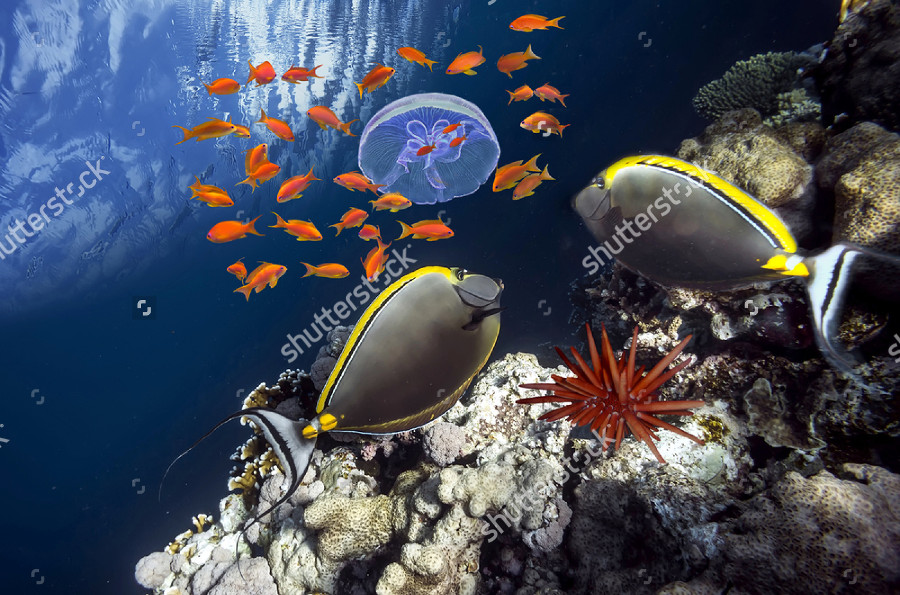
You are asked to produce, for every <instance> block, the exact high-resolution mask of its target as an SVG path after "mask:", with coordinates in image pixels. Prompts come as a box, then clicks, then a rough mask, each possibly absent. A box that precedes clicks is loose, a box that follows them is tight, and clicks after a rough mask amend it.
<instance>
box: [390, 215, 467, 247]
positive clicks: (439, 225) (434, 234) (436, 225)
mask: <svg viewBox="0 0 900 595" xmlns="http://www.w3.org/2000/svg"><path fill="white" fill-rule="evenodd" d="M397 223H399V224H400V227H402V228H403V232H402V233H401V234H400V237H399V238H397V239H398V240H402V239H403V238H405V237H407V236H412V237H413V239H415V240H421V239H423V238H427V239H428V241H429V242H434V241H436V240H443V239H446V238H452V237H453V230H452V229H450V228H449V227H447V226H446V225H445V224H444V222H443V221H441V220H440V219H424V220H422V221H419V222H418V223H413V224H412V225H407V224H406V223H404V222H402V221H397Z"/></svg>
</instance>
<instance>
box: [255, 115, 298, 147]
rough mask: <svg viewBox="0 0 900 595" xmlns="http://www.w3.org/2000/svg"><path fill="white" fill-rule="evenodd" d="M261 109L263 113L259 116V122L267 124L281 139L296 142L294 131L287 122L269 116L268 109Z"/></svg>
mask: <svg viewBox="0 0 900 595" xmlns="http://www.w3.org/2000/svg"><path fill="white" fill-rule="evenodd" d="M259 111H260V112H262V115H261V116H260V117H259V120H257V121H256V123H257V124H259V123H263V124H265V125H266V127H267V128H268V129H269V130H271V131H272V133H273V134H274V135H275V136H277V137H278V138H280V139H281V140H286V141H288V142H294V133H293V132H291V127H290V126H288V125H287V122H284V121H283V120H279V119H278V118H271V117H269V116H267V115H266V110H264V109H260V110H259Z"/></svg>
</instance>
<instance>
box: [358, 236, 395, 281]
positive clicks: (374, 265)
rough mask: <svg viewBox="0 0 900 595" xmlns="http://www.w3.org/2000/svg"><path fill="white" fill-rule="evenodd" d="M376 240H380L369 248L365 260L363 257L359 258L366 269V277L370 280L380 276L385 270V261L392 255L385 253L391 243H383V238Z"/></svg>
mask: <svg viewBox="0 0 900 595" xmlns="http://www.w3.org/2000/svg"><path fill="white" fill-rule="evenodd" d="M375 240H376V241H377V242H378V245H377V246H375V247H374V248H372V249H371V250H369V253H368V254H367V255H366V258H365V260H363V259H362V258H360V259H359V260H360V262H362V265H363V268H364V269H365V271H366V279H367V280H369V281H374V280H375V279H377V278H378V275H379V274H381V272H382V271H384V263H386V262H387V260H388V258H390V255H388V254H385V251H386V250H387V249H388V248H390V247H391V245H390V244H387V245H385V244H382V243H381V238H375Z"/></svg>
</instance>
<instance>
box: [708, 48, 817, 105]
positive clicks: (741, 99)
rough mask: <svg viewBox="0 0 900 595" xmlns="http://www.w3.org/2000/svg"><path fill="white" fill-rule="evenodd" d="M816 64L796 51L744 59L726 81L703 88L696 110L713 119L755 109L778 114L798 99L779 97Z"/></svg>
mask: <svg viewBox="0 0 900 595" xmlns="http://www.w3.org/2000/svg"><path fill="white" fill-rule="evenodd" d="M812 63H813V59H812V57H810V56H807V55H803V54H798V53H796V52H769V53H767V54H757V55H755V56H752V57H751V58H749V59H748V60H741V61H739V62H736V63H735V64H734V66H732V67H731V68H729V69H728V71H726V72H725V74H724V75H722V78H720V79H716V80H714V81H712V82H711V83H708V84H706V85H704V86H703V87H701V88H700V90H699V91H698V92H697V95H696V96H695V97H694V100H693V104H694V109H696V110H697V113H699V114H700V115H701V116H703V117H704V118H707V119H709V120H715V119H717V118H719V117H721V116H722V115H723V114H725V113H726V112H729V111H731V110H736V109H741V108H745V107H752V108H754V109H756V110H757V111H759V112H760V113H761V114H762V115H763V116H772V115H775V114H778V113H780V112H781V111H782V110H784V108H785V105H786V104H787V105H788V106H790V105H791V104H792V101H793V100H794V99H796V98H792V97H790V96H788V97H779V96H780V95H781V94H783V93H790V92H791V91H793V90H794V88H795V86H796V85H797V82H798V81H799V79H800V74H799V73H800V70H801V69H805V68H808V67H809V66H811V65H812ZM809 101H811V99H810V100H809ZM800 103H801V105H804V107H803V111H804V113H808V112H809V110H810V106H809V105H808V104H803V100H802V99H801V101H800ZM788 109H792V108H790V107H789V108H788Z"/></svg>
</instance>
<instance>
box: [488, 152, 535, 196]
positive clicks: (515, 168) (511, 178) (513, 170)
mask: <svg viewBox="0 0 900 595" xmlns="http://www.w3.org/2000/svg"><path fill="white" fill-rule="evenodd" d="M540 156H541V154H540V153H538V154H537V155H535V156H534V157H532V158H531V159H529V160H528V163H526V164H524V165H523V164H522V162H521V161H513V162H512V163H507V164H506V165H504V166H502V167H498V168H497V173H495V174H494V184H493V186H491V188H493V190H494V192H500V191H501V190H509V189H510V188H512V187H513V186H515V185H516V183H517V182H518V181H519V180H521V179H522V178H524V177H525V176H526V175H528V172H530V171H541V168H539V167H538V166H537V159H538V157H540Z"/></svg>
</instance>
